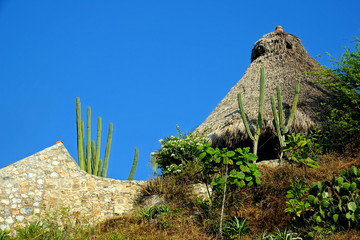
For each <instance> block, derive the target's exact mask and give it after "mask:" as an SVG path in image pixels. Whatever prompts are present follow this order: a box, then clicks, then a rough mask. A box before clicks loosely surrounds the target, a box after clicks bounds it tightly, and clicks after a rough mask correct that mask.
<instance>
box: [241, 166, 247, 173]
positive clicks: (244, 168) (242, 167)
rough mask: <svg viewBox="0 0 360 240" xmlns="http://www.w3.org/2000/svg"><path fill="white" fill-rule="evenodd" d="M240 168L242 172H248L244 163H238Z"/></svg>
mask: <svg viewBox="0 0 360 240" xmlns="http://www.w3.org/2000/svg"><path fill="white" fill-rule="evenodd" d="M240 170H241V171H243V172H249V168H248V167H247V166H245V165H240Z"/></svg>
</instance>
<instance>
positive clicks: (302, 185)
mask: <svg viewBox="0 0 360 240" xmlns="http://www.w3.org/2000/svg"><path fill="white" fill-rule="evenodd" d="M308 193H309V188H307V187H306V182H305V181H301V180H298V179H297V180H295V182H293V183H292V184H291V189H290V190H288V191H287V194H286V198H287V199H289V201H287V202H286V204H287V206H288V207H287V208H286V209H285V212H288V213H289V214H290V215H291V217H292V218H293V220H296V221H299V220H300V221H302V220H304V219H305V216H304V215H305V214H306V213H307V212H308V211H309V210H310V209H311V208H310V203H309V202H307V201H306V200H307V196H308Z"/></svg>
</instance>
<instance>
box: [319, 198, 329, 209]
mask: <svg viewBox="0 0 360 240" xmlns="http://www.w3.org/2000/svg"><path fill="white" fill-rule="evenodd" d="M321 205H322V206H323V207H325V208H328V207H329V205H330V203H329V201H327V200H325V199H323V200H322V201H321Z"/></svg>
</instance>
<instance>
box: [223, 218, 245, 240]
mask: <svg viewBox="0 0 360 240" xmlns="http://www.w3.org/2000/svg"><path fill="white" fill-rule="evenodd" d="M249 231H250V228H249V226H248V224H247V223H246V219H238V218H237V217H236V216H234V217H233V218H230V219H229V220H227V221H225V222H224V228H223V232H222V234H223V236H224V237H226V239H241V237H242V236H244V235H245V234H247V233H248V232H249Z"/></svg>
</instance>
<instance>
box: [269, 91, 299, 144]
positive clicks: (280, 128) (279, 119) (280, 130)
mask: <svg viewBox="0 0 360 240" xmlns="http://www.w3.org/2000/svg"><path fill="white" fill-rule="evenodd" d="M276 91H277V101H278V110H279V113H278V112H277V110H276V104H275V97H274V96H271V106H272V112H273V116H274V121H273V124H274V127H275V129H276V133H277V136H278V139H279V142H280V146H281V147H284V146H286V144H285V142H284V141H285V134H286V133H288V132H289V129H290V127H291V124H292V122H293V120H294V118H295V111H296V106H297V102H298V99H299V92H300V86H299V84H296V86H295V96H294V101H293V105H292V108H291V113H290V116H289V119H288V122H287V124H285V121H284V114H283V105H282V99H281V87H280V86H277V87H276Z"/></svg>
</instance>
